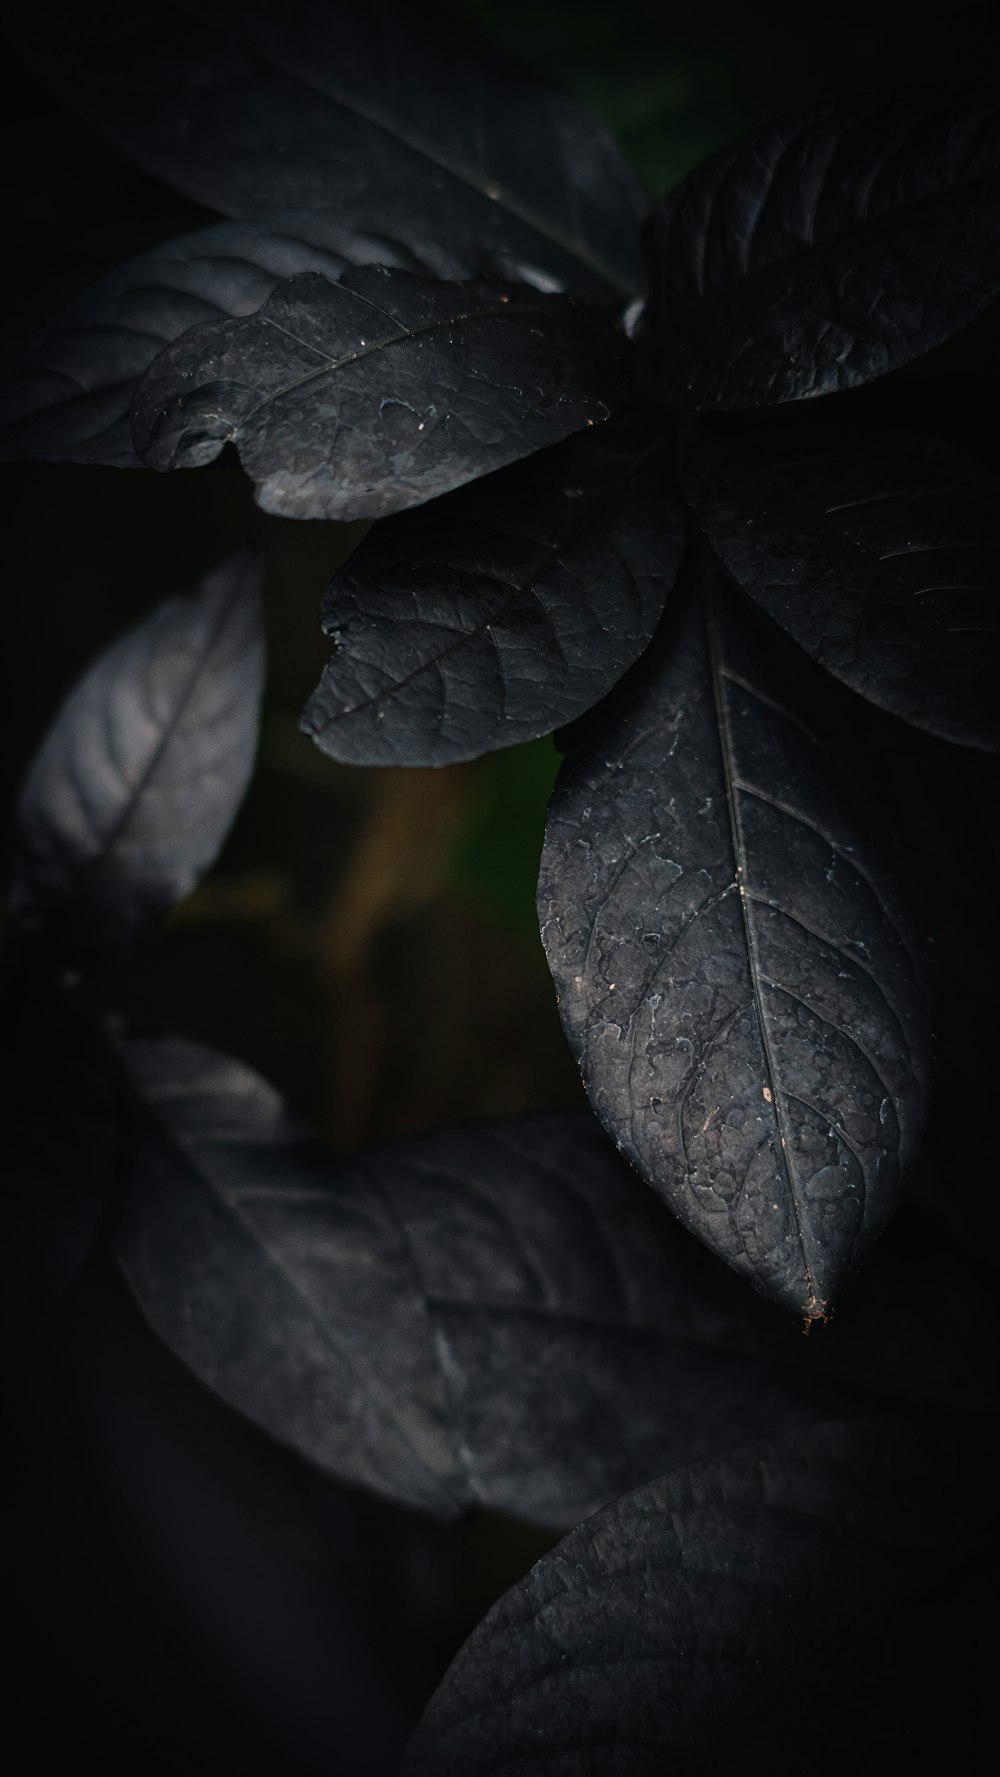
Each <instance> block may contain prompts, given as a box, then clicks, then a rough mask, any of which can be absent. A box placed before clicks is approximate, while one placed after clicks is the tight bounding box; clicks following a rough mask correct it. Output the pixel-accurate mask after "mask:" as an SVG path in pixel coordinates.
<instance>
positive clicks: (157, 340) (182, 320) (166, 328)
mask: <svg viewBox="0 0 1000 1777" xmlns="http://www.w3.org/2000/svg"><path fill="white" fill-rule="evenodd" d="M376 260H377V261H378V262H379V263H380V264H382V265H397V266H403V267H405V268H406V269H408V270H410V271H417V272H419V271H425V272H432V273H434V274H435V275H437V276H447V275H450V274H453V273H454V271H455V270H456V267H455V265H454V263H453V262H452V261H450V260H449V256H448V255H447V254H446V253H443V252H435V251H434V250H433V249H430V250H429V251H428V253H427V256H426V258H425V259H418V258H417V257H416V256H415V255H414V254H413V253H412V252H411V251H410V250H409V249H408V248H407V247H405V246H403V245H401V244H400V243H399V242H397V241H393V240H388V239H386V237H385V236H383V235H372V234H365V233H362V232H359V231H358V230H357V229H353V228H349V227H347V226H346V225H345V224H344V223H343V222H342V221H341V220H340V219H339V218H338V217H337V216H335V215H334V214H333V213H332V212H331V211H326V210H311V211H293V210H289V211H286V212H284V213H281V214H278V215H272V216H267V217H263V218H260V219H258V220H254V221H248V222H220V223H218V224H217V225H216V226H215V227H214V228H204V229H200V230H199V231H198V233H197V234H188V235H183V236H182V237H181V238H180V239H179V240H175V241H169V242H167V243H166V244H165V245H164V246H161V247H156V248H154V249H153V250H152V251H151V252H148V253H144V254H143V255H142V257H141V258H139V259H132V260H130V261H129V262H128V263H127V264H125V265H122V266H119V267H118V268H117V270H115V271H113V272H112V273H111V274H110V275H109V276H108V277H106V278H103V279H102V280H101V282H100V283H99V284H97V285H96V286H94V287H93V288H92V289H90V290H88V291H86V292H85V293H84V294H83V295H82V296H79V297H77V298H76V299H75V301H74V302H73V303H72V304H71V305H70V306H69V307H68V308H66V309H64V310H63V311H62V313H60V314H58V315H57V316H56V317H55V319H54V320H53V321H52V322H51V323H50V325H49V326H48V328H47V329H46V331H45V333H43V334H42V335H40V336H39V337H38V338H36V339H35V340H34V341H33V342H32V343H31V345H30V346H29V347H28V348H27V349H26V350H24V351H23V352H22V353H21V354H20V356H19V357H18V359H17V360H16V361H15V363H14V364H13V365H12V367H11V368H10V370H9V371H8V373H7V375H6V377H5V379H4V381H3V383H2V384H0V457H4V458H10V457H36V458H47V459H55V460H63V459H66V458H69V459H71V460H72V461H73V462H78V463H111V464H114V465H115V467H117V468H132V467H134V466H136V465H137V464H138V460H139V459H138V458H137V457H136V455H135V452H134V450H133V447H132V423H131V418H130V411H129V410H130V407H131V403H132V396H133V394H134V392H135V388H136V385H137V384H138V381H139V379H140V377H141V376H142V375H143V373H144V372H145V371H146V370H148V368H149V366H150V364H151V363H152V361H153V359H154V358H155V357H156V355H157V353H158V352H160V351H162V350H163V347H164V346H167V345H170V344H171V343H172V342H173V341H174V340H175V339H177V338H179V336H180V335H181V334H182V333H186V332H187V329H188V328H189V327H196V326H198V325H199V324H200V323H203V322H206V321H216V320H220V319H227V318H231V317H234V316H240V315H252V314H253V313H254V312H255V310H257V309H258V308H260V306H261V304H262V303H263V302H266V300H267V298H268V297H269V296H270V294H271V292H272V290H273V289H274V288H275V285H276V284H279V283H281V282H282V280H283V279H285V278H288V277H293V276H295V275H296V274H297V273H299V272H307V271H310V272H321V273H322V274H323V275H324V276H326V277H329V278H338V277H339V276H340V274H341V272H342V271H344V270H346V268H347V267H348V266H349V265H359V264H368V263H370V262H374V261H376Z"/></svg>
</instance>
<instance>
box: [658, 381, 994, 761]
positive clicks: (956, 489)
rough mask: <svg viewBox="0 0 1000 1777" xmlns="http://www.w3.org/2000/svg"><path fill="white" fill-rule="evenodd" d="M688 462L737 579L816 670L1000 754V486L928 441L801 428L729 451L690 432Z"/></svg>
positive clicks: (695, 493) (700, 509)
mask: <svg viewBox="0 0 1000 1777" xmlns="http://www.w3.org/2000/svg"><path fill="white" fill-rule="evenodd" d="M787 420H791V421H792V422H793V423H791V424H788V423H786V421H787ZM681 463H682V475H683V479H684V487H685V492H686V494H687V496H688V498H689V500H690V502H691V504H692V506H693V508H694V512H695V516H696V518H697V520H698V523H699V524H700V525H701V527H702V529H703V530H704V532H705V535H706V536H707V537H708V539H709V542H710V543H711V544H712V547H713V548H714V549H715V551H716V552H717V554H718V555H719V557H720V559H721V560H722V561H723V562H724V564H725V566H726V567H727V568H728V570H729V572H730V573H731V574H732V575H733V578H734V579H735V580H736V581H738V583H739V585H740V586H741V587H742V588H743V590H744V591H745V592H748V593H749V594H750V597H751V598H753V599H754V600H756V602H757V604H759V605H760V606H761V608H762V609H763V610H764V611H766V612H767V614H768V616H769V617H772V618H773V619H774V621H775V622H776V623H779V624H781V626H782V628H784V629H787V631H788V632H789V634H790V635H791V636H793V637H794V639H795V641H796V642H798V644H799V646H800V647H802V648H804V649H805V651H806V653H807V654H809V655H811V656H812V658H813V659H814V660H816V661H818V662H819V665H820V666H822V667H824V668H825V669H826V671H827V672H830V673H833V674H834V675H835V677H837V678H838V679H842V680H843V681H844V683H845V684H847V685H849V686H850V687H851V689H852V691H858V692H860V693H861V695H862V696H863V697H867V698H870V699H871V701H872V702H873V703H877V704H880V705H881V707H882V708H883V709H887V710H889V711H890V712H891V713H892V714H893V715H896V716H902V717H904V718H905V719H906V720H907V721H909V722H915V723H916V724H917V726H918V727H920V728H926V729H929V731H930V732H931V733H932V734H938V735H940V736H942V737H943V738H944V739H945V740H954V741H961V742H964V743H965V744H967V745H972V746H984V747H992V748H994V749H995V748H997V747H998V746H1000V708H998V699H997V684H998V681H1000V548H998V546H997V541H996V517H997V513H998V511H1000V482H998V481H997V479H996V477H995V476H992V475H990V474H989V473H988V472H987V471H986V470H985V469H982V468H980V467H979V465H978V464H976V463H974V462H973V461H971V459H969V458H968V457H965V456H963V454H962V453H961V451H958V450H956V449H955V448H954V446H952V445H950V444H946V443H944V442H942V441H941V440H938V439H934V438H922V437H921V436H920V435H919V433H913V432H910V433H905V434H904V433H893V432H880V431H878V430H875V431H873V430H872V429H871V428H870V427H868V428H865V429H861V428H854V427H852V428H850V429H848V428H846V427H844V426H843V425H841V426H839V427H838V426H836V425H831V424H830V423H829V422H828V423H827V424H826V425H825V426H820V425H819V424H818V422H817V421H816V420H813V419H812V417H811V416H809V417H806V416H802V422H801V423H800V419H799V415H797V414H796V415H794V416H792V415H788V416H785V415H782V423H781V424H780V425H771V426H766V425H755V426H754V427H752V428H748V429H746V430H741V431H740V433H738V434H737V436H736V437H735V438H732V439H727V438H726V437H724V436H721V435H717V434H709V433H706V432H704V431H701V430H695V428H693V427H692V428H691V430H690V431H689V432H688V433H687V434H686V436H685V441H684V446H683V449H682V453H681Z"/></svg>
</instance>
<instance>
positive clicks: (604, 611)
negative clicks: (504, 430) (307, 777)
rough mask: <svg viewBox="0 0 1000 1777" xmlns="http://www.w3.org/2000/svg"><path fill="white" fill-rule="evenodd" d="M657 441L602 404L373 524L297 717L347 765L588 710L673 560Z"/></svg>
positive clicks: (621, 663)
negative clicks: (587, 416) (565, 437)
mask: <svg viewBox="0 0 1000 1777" xmlns="http://www.w3.org/2000/svg"><path fill="white" fill-rule="evenodd" d="M666 449H667V445H666V440H665V438H664V437H663V434H662V431H660V430H659V429H658V428H656V427H654V426H652V425H650V424H648V423H645V422H643V421H641V420H637V419H634V418H631V417H630V418H628V419H624V418H623V419H622V420H621V421H615V420H612V421H611V422H610V423H609V424H608V425H607V426H603V427H601V428H599V429H598V430H596V431H594V432H593V433H590V432H588V433H586V434H584V435H583V436H582V437H581V438H579V439H571V440H570V441H569V442H568V443H566V444H563V445H557V446H555V447H554V448H553V449H552V450H550V451H549V452H548V453H547V454H546V455H545V456H542V457H535V458H533V459H532V461H531V462H530V463H528V464H523V465H522V464H518V465H516V466H515V467H513V468H509V469H502V470H500V471H499V473H498V474H496V475H492V476H490V477H488V478H487V479H486V480H485V481H480V482H476V483H474V484H473V485H472V486H470V487H467V488H462V489H461V490H460V491H459V492H457V493H454V494H449V495H446V496H445V498H444V499H443V500H438V501H435V502H434V503H433V505H430V506H426V507H424V508H422V509H418V510H417V511H415V512H412V513H406V514H404V515H401V516H399V517H397V518H390V519H388V520H387V521H386V522H385V523H384V524H380V525H378V526H377V527H376V529H375V530H374V531H372V532H371V533H370V534H369V536H368V537H367V538H366V539H365V541H364V542H363V543H362V544H361V547H360V548H359V549H358V550H357V551H356V553H355V554H354V555H353V556H352V557H351V559H350V561H349V562H348V564H347V566H346V567H345V568H343V569H341V571H340V573H339V574H338V575H337V576H336V578H335V579H334V581H333V582H332V584H331V585H330V586H329V587H328V589H327V592H326V595H325V597H324V600H323V628H324V630H325V631H326V633H327V635H330V636H332V637H333V638H334V641H335V644H336V651H335V653H334V655H333V657H332V659H331V661H330V664H329V666H328V667H327V668H326V670H325V672H324V674H323V678H322V681H321V683H320V686H319V689H318V690H317V691H316V693H315V695H314V696H313V698H312V699H311V701H310V702H309V704H308V705H307V706H306V709H305V712H304V714H303V719H302V726H303V728H304V729H305V732H306V733H307V734H311V735H312V737H313V739H314V740H315V741H316V742H317V744H318V745H319V746H320V747H321V748H322V750H323V751H324V752H325V753H328V754H329V755H330V757H331V758H333V759H340V760H343V761H344V762H345V763H347V764H351V765H446V764H450V763H452V762H454V761H455V760H459V759H472V758H475V757H476V756H477V754H479V753H484V752H488V751H490V750H491V749H492V748H495V747H504V746H513V745H515V744H516V743H517V742H520V741H527V740H535V739H536V738H537V737H538V736H539V735H542V734H548V733H550V732H551V730H552V729H553V728H554V727H555V726H556V725H557V724H559V723H562V722H568V721H570V720H572V718H573V717H575V716H578V715H580V714H581V713H582V712H583V711H584V710H586V709H589V708H590V706H591V704H594V703H596V702H597V700H598V698H600V697H603V696H604V694H605V692H607V691H609V690H610V689H611V686H612V685H613V684H615V683H616V681H617V680H618V679H619V678H620V677H621V675H622V673H623V672H625V670H626V668H627V667H629V666H631V664H632V662H633V660H634V659H635V658H636V656H637V655H638V654H640V653H641V652H642V649H643V648H644V647H645V645H646V643H647V642H648V641H649V639H650V636H651V635H652V633H653V630H654V629H655V627H656V623H657V620H658V619H659V617H660V614H661V612H662V610H663V605H664V601H665V599H666V597H667V594H668V593H669V591H670V588H671V586H672V584H673V581H674V579H675V577H676V573H677V568H678V564H679V561H680V553H681V547H682V543H683V514H682V510H681V508H680V507H679V505H678V503H677V500H676V496H675V494H674V492H673V487H672V485H671V482H670V479H669V472H668V467H667V463H666V460H665V458H666Z"/></svg>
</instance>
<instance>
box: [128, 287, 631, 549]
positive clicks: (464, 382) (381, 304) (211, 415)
mask: <svg viewBox="0 0 1000 1777" xmlns="http://www.w3.org/2000/svg"><path fill="white" fill-rule="evenodd" d="M621 368H622V366H621V355H620V347H619V343H618V341H617V340H616V337H615V334H614V333H613V332H612V331H611V329H610V328H609V327H608V323H607V317H606V316H605V315H604V314H603V313H601V312H599V311H596V310H593V309H587V308H585V307H583V306H582V305H580V304H577V303H575V302H572V301H570V300H569V299H567V298H562V297H552V296H540V295H538V294H537V293H536V292H535V291H533V290H530V289H528V288H527V286H524V285H511V286H508V287H501V286H499V285H495V286H494V285H486V284H450V283H439V282H437V281H435V280H433V279H430V278H420V277H414V276H412V275H411V274H410V273H408V272H402V271H394V270H392V269H391V268H389V267H386V266H378V265H373V266H364V267H361V268H359V269H352V270H350V271H348V272H346V273H345V274H344V276H343V277H342V278H341V280H340V282H339V283H336V284H334V283H331V282H330V281H329V280H328V279H327V278H324V277H323V276H321V275H319V274H316V273H308V272H307V273H303V275H302V276H301V277H297V278H289V279H288V280H287V281H286V282H284V283H282V284H279V285H278V288H277V289H276V290H275V292H274V294H273V295H272V296H271V297H269V299H268V301H267V302H266V303H265V304H264V305H263V307H262V308H261V309H259V310H258V311H257V313H256V314H254V315H250V316H247V317H246V318H244V319H240V320H233V321H220V322H208V323H206V324H205V325H204V326H201V327H195V328H192V329H191V331H190V332H189V333H186V334H184V335H183V337H182V338H181V339H179V340H178V341H177V342H176V343H175V344H174V345H172V346H168V347H167V349H166V350H165V351H163V352H161V353H160V356H159V357H158V358H156V359H155V360H154V362H153V364H152V365H151V366H150V368H149V370H148V371H147V373H146V375H145V377H144V378H143V381H142V383H141V384H140V387H139V391H138V394H137V396H136V401H135V411H134V437H135V445H136V449H137V451H138V452H139V455H140V456H141V457H142V458H143V461H144V462H147V463H150V464H151V465H152V466H153V468H155V469H184V468H198V467H201V466H202V465H203V464H205V463H209V462H211V461H212V459H213V458H214V457H216V456H218V454H219V452H220V450H221V449H222V447H223V445H224V444H228V443H233V444H235V445H236V447H237V449H238V451H239V453H240V459H241V461H242V463H243V466H244V468H245V469H246V470H247V471H248V473H249V474H250V475H251V476H252V477H253V480H254V482H255V483H256V498H257V501H258V504H259V505H261V506H263V508H264V510H265V511H266V512H275V513H277V514H279V515H280V516H283V517H287V518H327V519H329V518H338V519H358V518H379V517H381V516H382V515H383V514H384V513H387V512H398V511H400V510H401V509H402V508H403V507H406V506H413V505H417V504H418V503H419V502H420V501H422V500H430V499H432V498H433V497H434V496H435V495H436V494H443V493H447V492H448V491H449V490H450V489H451V488H454V487H458V486H460V485H461V483H462V482H465V481H471V480H473V479H474V478H475V477H476V476H478V475H486V474H488V472H489V471H490V470H491V469H498V468H500V467H501V466H502V465H503V464H504V463H510V462H515V461H517V459H518V458H520V457H525V456H530V455H531V453H532V452H533V451H535V450H539V449H541V448H542V446H543V445H546V444H554V443H555V442H556V441H557V440H558V439H560V438H565V437H567V436H568V435H569V434H570V433H571V432H576V431H580V430H581V429H582V428H583V427H584V426H587V425H593V424H595V423H596V422H597V421H599V420H603V419H606V418H607V416H608V412H609V409H608V406H607V405H606V402H607V401H608V400H610V399H612V398H613V397H614V395H616V394H617V393H618V388H619V379H620V375H621Z"/></svg>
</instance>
